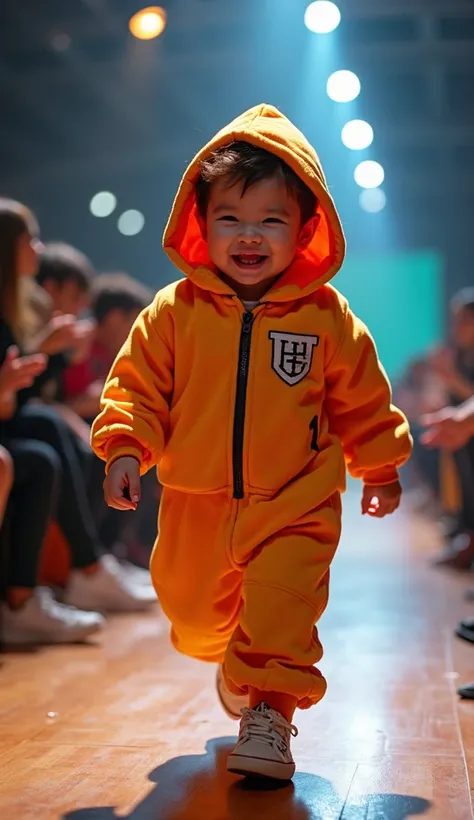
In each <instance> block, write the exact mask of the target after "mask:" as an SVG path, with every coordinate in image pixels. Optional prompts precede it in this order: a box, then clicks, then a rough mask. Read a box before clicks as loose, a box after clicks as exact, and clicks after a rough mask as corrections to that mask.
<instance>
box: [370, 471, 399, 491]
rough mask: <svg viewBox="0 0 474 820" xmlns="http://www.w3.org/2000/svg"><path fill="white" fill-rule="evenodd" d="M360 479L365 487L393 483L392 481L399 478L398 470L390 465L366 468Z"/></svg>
mask: <svg viewBox="0 0 474 820" xmlns="http://www.w3.org/2000/svg"><path fill="white" fill-rule="evenodd" d="M362 480H363V482H364V484H365V485H366V486H367V487H384V486H385V485H386V484H393V483H394V481H398V480H399V475H398V470H397V468H396V467H392V466H387V467H378V468H377V469H375V470H367V472H365V473H364V475H363V476H362Z"/></svg>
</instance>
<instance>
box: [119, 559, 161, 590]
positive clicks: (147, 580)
mask: <svg viewBox="0 0 474 820" xmlns="http://www.w3.org/2000/svg"><path fill="white" fill-rule="evenodd" d="M120 567H121V569H122V571H123V572H124V573H125V577H126V578H128V579H129V580H130V581H132V582H133V583H134V584H137V586H140V587H153V583H152V580H151V575H150V572H149V570H147V569H143V567H137V565H136V564H132V562H131V561H120Z"/></svg>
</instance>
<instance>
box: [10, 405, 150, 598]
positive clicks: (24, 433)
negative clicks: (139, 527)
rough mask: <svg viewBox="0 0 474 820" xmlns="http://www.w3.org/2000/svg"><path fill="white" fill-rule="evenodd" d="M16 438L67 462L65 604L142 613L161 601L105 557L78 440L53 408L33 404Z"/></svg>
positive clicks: (13, 428) (61, 513)
mask: <svg viewBox="0 0 474 820" xmlns="http://www.w3.org/2000/svg"><path fill="white" fill-rule="evenodd" d="M8 435H9V436H10V437H12V438H27V437H28V438H30V437H31V438H35V439H39V440H40V441H43V442H46V443H47V444H50V445H51V446H52V447H53V449H54V450H55V451H56V453H57V455H58V456H59V459H60V462H61V469H62V478H61V483H60V488H59V496H58V505H57V514H56V520H57V522H58V524H59V526H60V527H61V529H62V531H63V533H64V536H65V538H66V539H67V541H68V543H69V547H70V551H71V559H72V571H71V573H70V576H69V579H68V583H67V587H66V590H65V595H64V600H65V602H66V603H68V604H70V605H72V606H74V607H77V608H78V609H88V610H96V611H99V612H102V611H105V612H112V611H113V612H123V611H134V612H136V611H140V610H143V609H146V608H148V606H149V605H150V604H151V603H153V601H154V600H156V596H155V595H154V592H153V590H152V589H151V588H150V589H144V588H143V589H142V588H138V587H137V588H136V586H135V584H134V583H133V582H132V581H131V580H129V579H128V578H126V577H125V574H124V573H123V572H122V571H121V569H120V566H119V564H118V562H117V561H116V560H115V559H114V558H113V556H111V555H109V556H104V555H103V550H102V545H101V543H100V540H99V535H98V533H97V528H96V527H95V525H94V522H93V520H92V513H91V509H90V505H89V501H88V498H87V493H86V483H85V476H84V472H83V463H82V460H81V457H80V455H79V454H78V450H77V440H76V436H75V433H73V432H72V431H71V430H70V429H69V427H68V426H67V424H66V422H65V421H64V420H63V418H62V417H61V416H60V415H59V414H57V413H56V412H55V410H54V408H52V407H46V406H44V405H36V404H34V405H27V406H26V407H23V408H22V409H21V411H20V413H18V414H17V415H16V416H15V419H14V420H13V421H12V422H10V423H9V425H8Z"/></svg>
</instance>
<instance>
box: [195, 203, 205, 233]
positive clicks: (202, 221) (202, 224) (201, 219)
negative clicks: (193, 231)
mask: <svg viewBox="0 0 474 820" xmlns="http://www.w3.org/2000/svg"><path fill="white" fill-rule="evenodd" d="M196 220H197V223H198V225H199V230H200V231H201V233H202V236H203V239H206V238H207V225H206V220H205V218H204V217H203V216H202V215H201V214H200V213H199V211H198V210H196Z"/></svg>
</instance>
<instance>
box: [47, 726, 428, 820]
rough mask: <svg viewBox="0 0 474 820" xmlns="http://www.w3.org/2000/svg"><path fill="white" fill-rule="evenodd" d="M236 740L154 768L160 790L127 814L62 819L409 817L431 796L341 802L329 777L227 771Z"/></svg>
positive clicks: (106, 809)
mask: <svg viewBox="0 0 474 820" xmlns="http://www.w3.org/2000/svg"><path fill="white" fill-rule="evenodd" d="M234 745H235V738H218V739H215V740H210V741H209V742H208V743H207V745H206V753H205V754H202V755H183V756H182V757H177V758H173V759H172V760H169V761H167V762H166V763H164V764H163V765H162V766H158V768H156V769H154V771H152V772H150V775H149V779H150V780H151V782H152V783H156V788H154V789H153V791H151V792H150V794H148V795H147V797H146V798H145V799H144V800H143V801H142V802H141V803H140V804H139V805H138V806H136V807H135V808H134V809H133V810H132V811H131V813H129V814H120V815H117V814H116V812H115V809H114V807H113V806H97V807H93V808H87V809H77V810H74V811H71V812H68V813H67V814H63V815H62V820H115V818H118V817H120V818H123V820H256V819H257V820H264V819H265V818H269V817H271V818H272V820H367V818H369V817H370V818H374V820H375V818H377V820H408V818H411V817H415V816H419V815H422V814H424V813H425V812H426V811H427V809H428V808H429V807H430V803H429V801H428V800H424V799H423V798H421V797H408V796H404V795H399V794H374V795H367V796H364V797H363V798H361V802H360V803H359V804H357V805H345V806H343V800H342V799H341V796H340V795H339V794H338V793H337V791H336V790H335V788H334V786H333V785H332V783H331V782H330V781H329V780H326V779H325V778H323V777H317V776H316V775H312V774H305V773H299V774H296V776H295V778H294V781H293V782H292V783H291V784H284V785H276V786H271V785H266V786H264V785H263V784H262V783H256V782H255V783H253V782H251V781H248V780H242V779H241V778H236V777H234V776H232V775H229V774H228V773H227V771H226V768H225V766H226V759H227V755H228V754H229V752H230V751H231V749H232V748H233V746H234Z"/></svg>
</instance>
